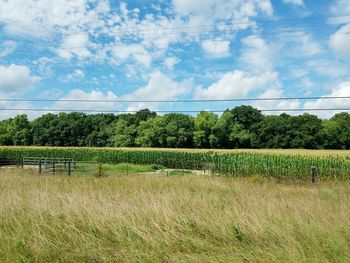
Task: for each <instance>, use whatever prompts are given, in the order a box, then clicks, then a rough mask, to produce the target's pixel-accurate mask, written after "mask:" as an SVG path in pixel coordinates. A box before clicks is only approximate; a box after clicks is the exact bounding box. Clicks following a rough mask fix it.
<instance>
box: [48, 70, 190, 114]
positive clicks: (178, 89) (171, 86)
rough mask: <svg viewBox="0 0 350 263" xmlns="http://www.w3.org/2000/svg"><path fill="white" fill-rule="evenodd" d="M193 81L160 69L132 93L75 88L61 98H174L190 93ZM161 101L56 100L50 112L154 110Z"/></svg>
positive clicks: (110, 99) (114, 99)
mask: <svg viewBox="0 0 350 263" xmlns="http://www.w3.org/2000/svg"><path fill="white" fill-rule="evenodd" d="M192 87H193V84H192V81H191V80H185V81H182V82H176V81H174V80H172V79H170V78H169V77H167V76H165V75H164V74H163V73H161V72H159V71H155V72H153V73H151V74H150V76H149V79H148V82H147V84H146V85H145V86H143V87H140V88H138V89H137V90H135V91H134V92H132V93H129V94H126V95H123V96H117V95H116V94H115V93H114V92H112V91H108V92H105V93H104V92H102V91H98V90H93V91H90V92H88V91H84V90H81V89H74V90H72V91H70V92H69V93H68V94H67V95H66V96H64V97H61V98H60V99H61V100H109V101H116V100H117V101H118V100H119V101H125V100H129V101H130V100H150V101H152V100H172V99H176V98H178V97H180V96H184V95H187V94H189V93H190V92H191V91H192ZM160 105H161V103H131V102H130V103H117V102H110V103H109V102H108V103H106V102H89V101H86V102H74V101H59V102H55V103H54V105H53V106H52V107H48V108H47V109H48V112H49V111H50V108H51V109H61V110H84V109H85V110H96V109H99V110H104V111H111V110H112V111H113V110H118V111H123V110H124V109H125V107H127V110H131V111H133V110H140V109H144V108H149V109H152V110H156V109H158V107H159V106H160Z"/></svg>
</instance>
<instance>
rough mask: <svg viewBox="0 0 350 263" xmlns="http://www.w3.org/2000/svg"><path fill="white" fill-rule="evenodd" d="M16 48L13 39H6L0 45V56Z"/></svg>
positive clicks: (6, 54)
mask: <svg viewBox="0 0 350 263" xmlns="http://www.w3.org/2000/svg"><path fill="white" fill-rule="evenodd" d="M16 48H17V43H16V42H15V41H11V40H6V41H4V42H3V43H2V44H1V45H0V58H2V57H6V56H8V55H10V54H12V53H13V52H14V51H15V50H16Z"/></svg>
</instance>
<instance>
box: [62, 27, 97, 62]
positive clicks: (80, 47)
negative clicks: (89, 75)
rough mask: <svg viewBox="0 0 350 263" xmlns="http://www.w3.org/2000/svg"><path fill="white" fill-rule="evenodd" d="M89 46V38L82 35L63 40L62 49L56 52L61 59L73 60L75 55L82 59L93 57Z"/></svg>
mask: <svg viewBox="0 0 350 263" xmlns="http://www.w3.org/2000/svg"><path fill="white" fill-rule="evenodd" d="M88 45H89V36H88V35H87V34H83V33H81V34H77V35H72V36H68V37H66V38H65V39H63V41H62V44H61V46H60V48H58V49H56V52H57V54H58V55H59V56H60V57H62V58H65V59H71V58H72V57H73V56H74V55H75V56H76V57H78V58H80V59H82V58H86V57H89V56H90V55H91V52H90V51H89V50H88Z"/></svg>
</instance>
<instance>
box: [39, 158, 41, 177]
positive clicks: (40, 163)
mask: <svg viewBox="0 0 350 263" xmlns="http://www.w3.org/2000/svg"><path fill="white" fill-rule="evenodd" d="M39 174H41V159H39Z"/></svg>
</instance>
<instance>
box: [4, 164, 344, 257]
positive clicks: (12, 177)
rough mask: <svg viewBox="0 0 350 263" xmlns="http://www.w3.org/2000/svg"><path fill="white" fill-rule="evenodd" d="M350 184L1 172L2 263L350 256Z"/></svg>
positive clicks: (223, 178) (208, 177)
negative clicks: (40, 174) (296, 183)
mask: <svg viewBox="0 0 350 263" xmlns="http://www.w3.org/2000/svg"><path fill="white" fill-rule="evenodd" d="M349 186H350V185H349V182H327V183H322V184H320V185H318V186H312V185H295V184H294V185H284V184H279V183H276V182H275V181H273V180H272V179H266V178H260V179H259V180H257V179H256V178H255V179H254V180H251V179H240V178H228V177H210V176H199V175H192V176H162V175H155V176H153V175H152V173H151V174H143V175H142V174H138V175H129V176H127V175H120V176H109V177H103V178H95V177H92V176H72V177H67V176H51V175H42V176H38V175H37V173H33V174H32V173H31V172H30V171H26V170H13V171H10V170H1V171H0V202H1V206H0V219H1V224H0V261H1V262H162V261H168V262H349V261H350V207H349V196H350V187H349Z"/></svg>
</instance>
